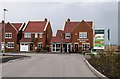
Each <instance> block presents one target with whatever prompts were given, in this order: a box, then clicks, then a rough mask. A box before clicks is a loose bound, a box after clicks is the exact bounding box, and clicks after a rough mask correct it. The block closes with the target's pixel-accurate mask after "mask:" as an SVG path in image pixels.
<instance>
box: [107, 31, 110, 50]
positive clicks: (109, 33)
mask: <svg viewBox="0 0 120 79" xmlns="http://www.w3.org/2000/svg"><path fill="white" fill-rule="evenodd" d="M107 32H108V41H109V47H108V48H109V51H110V29H108V30H107Z"/></svg>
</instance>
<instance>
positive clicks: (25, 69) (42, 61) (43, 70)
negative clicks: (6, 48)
mask: <svg viewBox="0 0 120 79" xmlns="http://www.w3.org/2000/svg"><path fill="white" fill-rule="evenodd" d="M28 55H30V56H31V58H29V59H24V60H17V61H13V62H7V63H4V64H2V76H3V77H96V76H95V75H94V74H93V72H91V70H90V69H89V68H88V67H87V65H86V63H85V62H84V57H83V55H80V54H28Z"/></svg>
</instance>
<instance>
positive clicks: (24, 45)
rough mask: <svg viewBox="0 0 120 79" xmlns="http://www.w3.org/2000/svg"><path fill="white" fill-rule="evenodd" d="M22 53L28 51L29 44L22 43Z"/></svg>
mask: <svg viewBox="0 0 120 79" xmlns="http://www.w3.org/2000/svg"><path fill="white" fill-rule="evenodd" d="M20 51H28V43H21V44H20Z"/></svg>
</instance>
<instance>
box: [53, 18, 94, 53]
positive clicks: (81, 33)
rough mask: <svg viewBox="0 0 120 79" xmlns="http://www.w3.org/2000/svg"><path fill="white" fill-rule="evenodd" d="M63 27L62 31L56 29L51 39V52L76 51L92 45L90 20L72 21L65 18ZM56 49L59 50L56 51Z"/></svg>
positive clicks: (86, 48) (91, 24)
mask: <svg viewBox="0 0 120 79" xmlns="http://www.w3.org/2000/svg"><path fill="white" fill-rule="evenodd" d="M63 27H64V29H63V31H62V30H61V32H59V31H57V34H56V36H55V37H53V38H52V39H51V51H52V52H60V51H62V52H73V51H74V52H78V51H80V50H89V49H90V48H92V47H93V22H92V21H84V20H82V21H81V22H74V21H70V19H67V21H66V22H65V24H64V26H63ZM58 32H59V33H60V34H58ZM59 35H61V38H59V37H60V36H59ZM58 44H60V45H58ZM58 49H59V51H57V50H58Z"/></svg>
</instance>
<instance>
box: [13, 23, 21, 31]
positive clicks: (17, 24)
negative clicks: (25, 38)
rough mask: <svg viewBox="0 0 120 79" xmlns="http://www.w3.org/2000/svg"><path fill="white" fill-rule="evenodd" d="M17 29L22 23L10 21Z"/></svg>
mask: <svg viewBox="0 0 120 79" xmlns="http://www.w3.org/2000/svg"><path fill="white" fill-rule="evenodd" d="M11 24H12V25H13V26H14V27H15V28H16V29H17V30H19V29H20V27H21V26H22V23H11Z"/></svg>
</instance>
